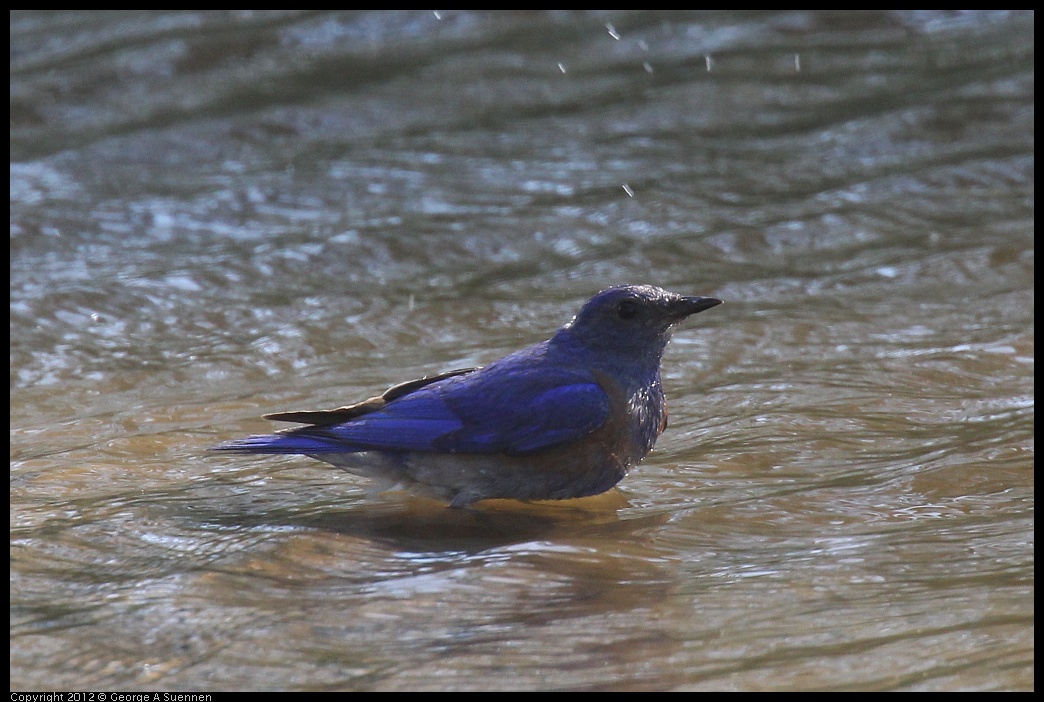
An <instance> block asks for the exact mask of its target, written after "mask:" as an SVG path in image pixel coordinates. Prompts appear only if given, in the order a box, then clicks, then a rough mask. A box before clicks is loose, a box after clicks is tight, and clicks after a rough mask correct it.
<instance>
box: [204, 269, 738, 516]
mask: <svg viewBox="0 0 1044 702" xmlns="http://www.w3.org/2000/svg"><path fill="white" fill-rule="evenodd" d="M720 304H722V301H721V300H719V299H716V298H713V297H702V296H684V295H678V294H676V293H672V292H668V291H666V290H664V289H662V288H659V287H656V286H654V285H621V286H615V287H611V288H608V289H605V290H602V291H601V292H599V293H597V294H596V295H594V296H593V297H592V298H591V299H590V300H588V301H587V302H586V303H585V304H584V305H583V306H582V307H581V308H580V310H579V312H577V314H576V315H575V316H574V317H573V318H572V319H571V320H570V321H569V322H568V323H567V324H565V325H564V326H562V327H561V328H559V329H558V330H557V331H556V332H555V333H554V334H553V335H552V336H551V338H549V339H547V340H546V341H542V342H540V343H537V344H535V345H533V346H530V347H528V348H524V349H522V350H520V351H516V352H514V353H511V354H509V355H507V356H505V357H503V358H501V359H499V360H497V361H494V362H492V363H490V364H489V365H486V366H484V367H475V368H459V369H455V370H450V371H447V372H444V373H439V374H437V375H431V376H426V377H423V378H419V379H417V380H410V381H407V382H404V383H399V384H398V385H395V386H393V387H391V388H389V389H388V390H387V391H385V392H384V393H383V394H381V395H378V396H375V397H371V398H369V399H367V400H363V401H362V402H357V403H355V404H352V405H347V406H344V407H339V408H337V409H332V410H319V411H291V412H278V413H274V414H267V415H264V418H265V419H269V420H274V421H280V422H293V423H298V424H303V425H306V426H301V427H295V428H291V429H284V430H281V431H279V432H277V433H274V434H265V435H259V436H251V437H248V438H244V439H238V440H234V441H229V442H227V443H223V444H220V445H218V446H215V447H214V450H216V451H229V452H235V453H240V454H301V455H306V456H309V457H311V458H315V459H318V460H320V461H325V462H326V463H329V464H332V465H334V466H337V467H338V468H342V469H344V470H347V471H349V472H350V473H353V474H356V475H360V476H363V477H367V478H370V479H373V480H375V481H377V486H378V488H379V489H387V488H389V487H403V488H406V489H408V490H413V491H414V492H416V493H420V494H422V495H426V496H428V497H432V498H435V499H437V500H441V501H443V502H448V503H449V505H450V507H456V508H463V507H468V506H470V505H472V504H474V503H476V502H479V501H481V500H487V499H513V500H524V501H530V500H564V499H572V498H577V497H587V496H590V495H597V494H599V493H602V492H605V491H607V490H609V489H610V488H612V487H613V486H615V485H616V484H617V483H618V482H619V481H620V480H622V479H623V478H624V476H625V475H627V472H628V471H629V470H630V469H631V468H633V467H634V466H636V465H637V464H638V462H639V461H641V460H642V459H643V458H644V457H645V456H646V454H648V453H649V451H650V450H651V449H652V447H653V445H654V444H655V442H656V439H657V437H659V436H660V434H662V433H663V431H664V430H665V429H666V427H667V403H666V399H665V398H664V394H663V388H662V384H661V380H660V364H661V360H662V357H663V352H664V349H665V348H666V346H667V343H668V341H669V340H670V338H671V333H672V331H673V328H674V327H675V325H676V324H678V323H679V322H681V321H682V320H684V319H686V318H687V317H689V316H691V315H694V314H696V313H698V312H702V311H704V310H708V309H710V308H712V307H716V306H717V305H720Z"/></svg>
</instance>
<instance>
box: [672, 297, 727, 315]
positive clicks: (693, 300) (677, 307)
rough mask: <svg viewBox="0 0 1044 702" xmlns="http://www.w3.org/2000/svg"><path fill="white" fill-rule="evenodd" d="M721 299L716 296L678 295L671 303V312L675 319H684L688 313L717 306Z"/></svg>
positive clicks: (691, 313)
mask: <svg viewBox="0 0 1044 702" xmlns="http://www.w3.org/2000/svg"><path fill="white" fill-rule="evenodd" d="M720 304H721V300H719V299H718V298H716V297H697V296H691V297H679V298H678V299H677V300H675V301H674V302H672V303H671V312H672V314H673V316H674V317H675V318H676V319H685V318H686V317H688V316H689V315H693V314H696V313H697V312H703V311H704V310H709V309H710V308H711V307H717V306H718V305H720Z"/></svg>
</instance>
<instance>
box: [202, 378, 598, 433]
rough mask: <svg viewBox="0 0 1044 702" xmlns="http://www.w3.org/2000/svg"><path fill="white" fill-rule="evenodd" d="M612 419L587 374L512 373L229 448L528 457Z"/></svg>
mask: <svg viewBox="0 0 1044 702" xmlns="http://www.w3.org/2000/svg"><path fill="white" fill-rule="evenodd" d="M490 370H492V368H491V369H490ZM608 416H609V398H608V396H607V395H606V393H605V391H604V390H603V389H602V388H601V386H599V385H598V384H597V383H596V382H595V381H594V380H593V378H591V377H590V376H588V375H586V374H581V373H577V372H572V371H561V370H549V369H546V368H544V369H541V370H540V371H535V370H533V369H525V370H515V371H508V370H505V371H495V372H492V373H474V374H469V375H466V376H462V377H459V378H451V379H448V380H445V381H442V382H439V383H435V384H432V385H430V386H427V387H424V388H421V389H419V390H417V391H416V392H413V393H411V394H408V395H405V396H403V397H400V398H398V399H396V400H394V401H393V402H390V403H388V404H387V405H386V406H385V407H384V408H382V409H380V410H378V411H375V412H370V413H368V414H365V415H363V416H361V417H359V418H357V419H353V420H351V421H348V422H345V423H343V424H337V425H333V426H314V427H302V428H300V429H294V430H291V431H288V432H284V433H281V434H274V435H270V436H268V437H251V438H250V439H244V440H242V441H239V442H233V444H226V445H225V446H224V447H222V448H225V449H226V450H239V451H245V452H251V453H254V452H256V453H336V452H353V451H369V450H387V451H425V452H438V453H506V454H524V453H530V452H533V451H539V450H541V449H546V448H550V447H552V446H556V445H559V444H562V443H566V442H568V441H574V440H576V439H579V438H581V437H583V436H585V435H587V434H589V433H590V432H592V431H594V430H595V429H597V428H598V427H600V426H602V424H604V423H605V421H606V419H607V418H608Z"/></svg>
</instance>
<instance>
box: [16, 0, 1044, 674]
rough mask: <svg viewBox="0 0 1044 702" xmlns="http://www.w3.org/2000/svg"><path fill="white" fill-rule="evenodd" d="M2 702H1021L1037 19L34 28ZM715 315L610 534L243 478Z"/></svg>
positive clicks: (326, 477)
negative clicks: (592, 697) (985, 695)
mask: <svg viewBox="0 0 1044 702" xmlns="http://www.w3.org/2000/svg"><path fill="white" fill-rule="evenodd" d="M11 39H12V49H11V338H12V341H11V646H12V654H11V679H12V682H11V686H12V689H93V690H134V689H162V690H189V689H349V690H411V689H425V690H470V689H502V690H515V689H606V690H649V689H673V690H714V689H737V690H755V689H772V690H792V689H832V690H838V689H901V690H981V689H990V690H1027V689H1032V688H1033V668H1034V666H1033V658H1034V656H1033V648H1034V647H1033V585H1034V577H1033V566H1034V558H1033V525H1034V521H1033V460H1034V445H1033V404H1034V399H1033V398H1034V393H1033V357H1034V352H1033V330H1034V318H1033V292H1032V290H1033V254H1034V247H1033V197H1034V187H1033V182H1034V179H1033V170H1034V169H1033V165H1034V163H1033V162H1034V159H1033V117H1034V109H1033V77H1034V74H1033V53H1034V52H1033V15H1032V14H1031V13H1030V14H1025V13H1008V12H975V13H934V12H900V13H884V12H859V13H852V12H840V13H815V12H812V13H807V12H784V13H771V12H764V13H740V12H696V13H677V12H671V13H660V12H608V13H565V12H558V13H543V12H500V13H474V12H464V13H452V12H439V13H438V14H436V13H432V12H354V13H323V12H316V13H313V12H285V13H226V12H204V13H192V12H174V13H161V12H138V13H135V12H106V13H97V12H83V13H75V12H57V13H55V12H26V11H19V12H14V13H12V16H11ZM623 282H650V283H655V284H659V285H661V286H663V287H666V288H668V289H671V290H675V291H677V292H681V293H686V294H703V295H713V296H715V297H719V298H721V299H723V300H725V301H726V304H725V305H723V306H722V307H718V308H715V309H713V310H710V311H708V312H705V313H703V314H700V315H698V317H694V318H692V320H690V322H689V323H687V324H686V325H685V326H684V328H682V329H680V330H679V332H678V333H677V334H676V336H675V339H674V341H673V342H672V344H671V346H670V347H669V348H668V351H667V355H666V358H665V360H664V385H665V387H666V390H667V394H668V398H669V404H670V410H671V420H670V427H669V429H668V431H667V433H666V434H664V436H662V437H661V438H660V441H659V443H658V445H657V448H656V450H654V452H653V453H652V454H651V455H650V456H649V457H648V458H647V459H646V460H645V461H644V462H643V463H642V464H641V465H640V466H639V467H638V468H637V469H636V470H634V471H632V474H631V475H630V476H628V478H626V479H625V480H624V481H623V482H622V483H621V484H620V485H619V487H618V488H617V489H615V490H614V491H612V492H610V493H607V494H605V495H603V496H599V497H596V498H590V499H587V500H579V501H567V502H562V503H553V504H537V505H526V504H518V503H512V502H492V503H486V504H483V505H482V506H481V507H480V508H479V509H476V510H474V511H459V510H448V509H446V508H445V507H444V506H442V505H440V504H437V503H434V502H428V501H424V500H420V499H415V498H410V497H408V496H406V495H403V494H402V493H395V492H389V493H382V494H379V495H373V494H369V493H368V492H367V485H366V483H365V482H364V481H362V480H361V479H357V478H354V477H352V476H350V475H347V474H344V473H341V472H339V471H335V470H331V469H328V468H327V467H325V466H324V465H323V464H321V463H318V462H315V461H311V460H308V459H305V458H290V457H286V458H281V457H237V456H226V455H214V454H209V453H207V451H206V449H207V448H208V447H209V446H212V445H214V444H215V443H218V442H220V441H222V440H226V439H231V438H235V437H238V436H241V435H244V434H249V433H256V432H261V431H265V430H266V429H267V428H268V427H267V424H268V423H267V422H264V421H263V420H260V419H258V417H259V416H260V415H261V414H263V413H265V412H270V411H275V410H282V409H305V408H318V407H333V406H338V405H341V404H345V403H347V402H352V401H355V400H357V399H361V398H364V397H367V396H369V395H372V394H374V393H376V392H379V391H381V390H383V389H384V388H386V387H387V386H389V385H391V384H393V383H396V382H398V381H401V380H405V379H409V378H414V377H419V376H420V375H423V374H426V373H432V372H437V371H440V370H446V369H449V368H456V367H461V366H467V365H475V364H482V363H487V362H489V361H491V360H493V359H495V358H498V357H499V356H501V355H503V354H504V353H507V352H509V351H512V350H514V349H516V348H519V347H521V346H524V345H527V344H529V343H533V342H535V341H538V340H541V339H543V338H546V337H547V336H548V335H549V334H550V333H551V332H552V331H553V330H554V329H555V328H556V327H558V326H560V325H561V324H562V323H564V322H566V321H568V319H569V318H570V316H571V315H572V314H573V313H574V312H575V311H576V308H577V307H578V306H579V304H580V303H581V302H582V301H583V300H585V299H586V298H587V297H588V296H589V295H591V294H592V293H594V292H595V291H597V290H599V289H601V288H604V287H607V286H609V285H613V284H619V283H623Z"/></svg>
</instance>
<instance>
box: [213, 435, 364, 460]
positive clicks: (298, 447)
mask: <svg viewBox="0 0 1044 702" xmlns="http://www.w3.org/2000/svg"><path fill="white" fill-rule="evenodd" d="M212 450H214V451H235V452H237V453H282V454H295V453H301V454H308V455H311V454H315V453H351V452H352V451H358V450H360V449H355V448H353V447H352V446H351V445H345V443H344V442H337V441H335V440H333V439H328V438H324V437H321V436H310V435H308V434H304V433H287V434H261V435H258V436H250V437H247V438H245V439H237V440H235V441H229V442H227V443H224V444H221V445H219V446H215V447H214V448H213V449H212Z"/></svg>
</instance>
